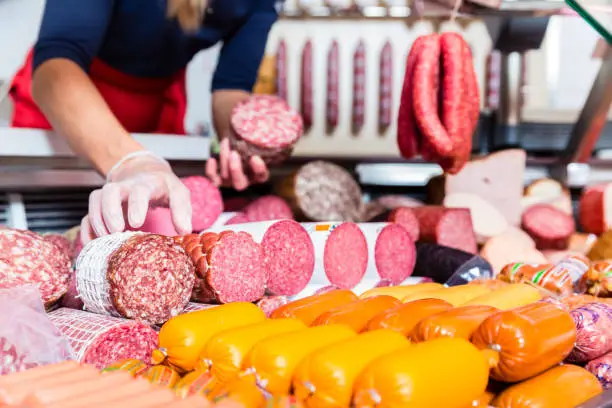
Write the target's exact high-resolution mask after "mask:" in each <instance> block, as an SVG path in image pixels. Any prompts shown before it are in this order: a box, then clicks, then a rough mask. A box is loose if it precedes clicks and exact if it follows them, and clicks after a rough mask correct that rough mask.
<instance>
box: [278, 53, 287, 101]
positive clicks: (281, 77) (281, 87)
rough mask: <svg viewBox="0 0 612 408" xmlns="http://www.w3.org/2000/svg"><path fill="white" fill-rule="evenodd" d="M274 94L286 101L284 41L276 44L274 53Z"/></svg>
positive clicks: (285, 54)
mask: <svg viewBox="0 0 612 408" xmlns="http://www.w3.org/2000/svg"><path fill="white" fill-rule="evenodd" d="M276 94H277V95H278V97H279V98H281V99H284V100H287V45H286V44H285V41H281V42H280V44H278V51H276Z"/></svg>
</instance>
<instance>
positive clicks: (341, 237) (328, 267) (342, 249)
mask: <svg viewBox="0 0 612 408" xmlns="http://www.w3.org/2000/svg"><path fill="white" fill-rule="evenodd" d="M302 226H303V227H304V228H306V231H307V232H308V234H310V238H311V239H312V243H313V245H314V254H315V264H314V274H313V276H312V279H311V281H310V283H311V284H314V285H323V286H326V285H330V284H331V285H335V286H338V287H340V288H345V289H351V288H353V287H355V286H356V285H357V284H358V283H359V282H361V280H362V279H363V276H364V275H365V273H366V269H367V266H368V243H367V241H366V238H365V236H364V234H363V232H362V230H361V229H360V228H359V226H358V225H357V224H355V223H352V222H343V223H303V224H302Z"/></svg>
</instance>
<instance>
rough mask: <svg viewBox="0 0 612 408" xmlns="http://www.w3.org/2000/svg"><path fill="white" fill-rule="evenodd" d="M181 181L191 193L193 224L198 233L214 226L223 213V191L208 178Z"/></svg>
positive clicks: (187, 178) (189, 178) (194, 177)
mask: <svg viewBox="0 0 612 408" xmlns="http://www.w3.org/2000/svg"><path fill="white" fill-rule="evenodd" d="M181 181H182V182H183V184H185V186H186V187H187V189H189V192H190V193H191V210H192V211H193V215H192V217H191V224H192V226H193V230H194V231H196V232H199V231H203V230H205V229H206V228H208V227H210V226H211V225H213V223H214V222H215V221H216V219H217V218H219V215H221V213H222V212H223V198H222V197H221V191H219V189H218V188H217V186H215V185H214V184H213V183H211V182H210V180H208V179H207V178H206V177H201V176H191V177H185V178H182V179H181Z"/></svg>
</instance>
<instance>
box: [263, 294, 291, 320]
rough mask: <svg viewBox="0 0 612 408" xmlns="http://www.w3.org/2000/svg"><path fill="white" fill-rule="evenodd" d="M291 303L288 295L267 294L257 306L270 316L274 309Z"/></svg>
mask: <svg viewBox="0 0 612 408" xmlns="http://www.w3.org/2000/svg"><path fill="white" fill-rule="evenodd" d="M287 303H289V299H288V298H287V296H265V297H263V298H261V299H260V300H259V301H258V302H257V306H259V308H260V309H261V310H263V311H264V313H265V314H266V316H268V317H270V315H271V314H272V312H273V311H275V310H276V309H278V308H279V307H281V306H283V305H286V304H287Z"/></svg>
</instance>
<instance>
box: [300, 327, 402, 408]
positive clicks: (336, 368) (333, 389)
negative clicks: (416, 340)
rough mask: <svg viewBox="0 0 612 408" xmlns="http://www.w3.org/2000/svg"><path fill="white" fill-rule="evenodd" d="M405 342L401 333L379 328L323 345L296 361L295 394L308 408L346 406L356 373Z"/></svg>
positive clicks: (349, 399)
mask: <svg viewBox="0 0 612 408" xmlns="http://www.w3.org/2000/svg"><path fill="white" fill-rule="evenodd" d="M408 345H409V342H408V340H406V338H405V337H404V336H402V335H401V334H400V333H397V332H394V331H391V330H386V329H382V330H375V331H371V332H368V333H363V334H360V335H359V336H357V337H355V338H353V339H350V340H347V341H343V342H341V343H338V344H334V345H332V346H329V347H325V348H323V349H321V350H319V351H316V352H314V353H312V354H310V355H309V356H308V357H306V358H305V359H303V360H302V362H301V363H300V364H299V365H298V367H297V369H296V370H295V374H294V376H293V389H294V394H295V396H296V397H297V398H298V399H299V400H302V401H304V402H305V404H306V406H307V407H308V408H327V407H329V408H331V407H348V406H350V404H351V394H352V391H353V382H354V381H355V378H356V377H357V375H358V374H359V373H360V372H361V371H362V370H363V369H364V368H365V367H366V366H367V365H368V364H369V363H370V362H372V361H373V360H374V359H376V358H378V357H380V356H382V355H384V354H387V353H390V352H393V351H396V350H399V349H401V348H404V347H406V346H408Z"/></svg>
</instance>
